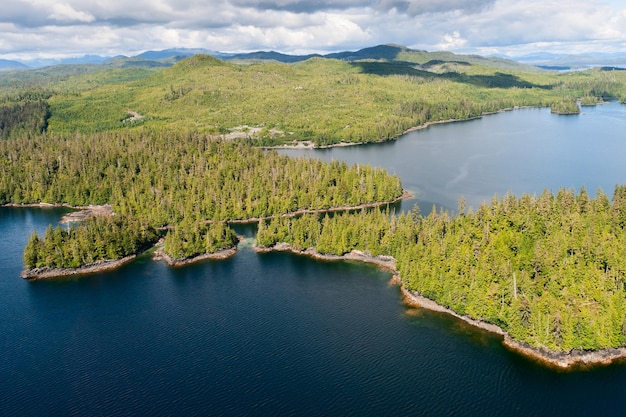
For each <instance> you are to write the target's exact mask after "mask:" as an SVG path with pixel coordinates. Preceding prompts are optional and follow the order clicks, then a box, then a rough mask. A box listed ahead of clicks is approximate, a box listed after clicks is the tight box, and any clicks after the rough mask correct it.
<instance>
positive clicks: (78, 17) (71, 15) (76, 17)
mask: <svg viewBox="0 0 626 417" xmlns="http://www.w3.org/2000/svg"><path fill="white" fill-rule="evenodd" d="M49 18H50V19H52V20H57V21H59V22H65V23H67V22H80V23H89V22H93V21H94V20H95V17H94V16H93V15H92V14H90V13H85V12H81V11H77V10H75V9H74V8H73V7H72V6H70V5H69V4H67V3H63V4H58V3H57V4H54V5H53V6H52V13H51V14H50V16H49Z"/></svg>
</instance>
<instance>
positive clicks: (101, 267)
mask: <svg viewBox="0 0 626 417" xmlns="http://www.w3.org/2000/svg"><path fill="white" fill-rule="evenodd" d="M136 257H137V255H129V256H126V257H124V258H121V259H115V260H105V261H97V262H94V263H91V264H87V265H83V266H81V267H78V268H48V267H44V268H32V269H25V270H24V271H22V274H21V277H22V278H24V279H27V280H29V281H37V280H40V279H52V278H60V277H67V276H70V275H85V274H93V273H96V272H104V271H110V270H113V269H116V268H119V267H120V266H122V265H124V264H127V263H129V262H130V261H132V260H133V259H135V258H136Z"/></svg>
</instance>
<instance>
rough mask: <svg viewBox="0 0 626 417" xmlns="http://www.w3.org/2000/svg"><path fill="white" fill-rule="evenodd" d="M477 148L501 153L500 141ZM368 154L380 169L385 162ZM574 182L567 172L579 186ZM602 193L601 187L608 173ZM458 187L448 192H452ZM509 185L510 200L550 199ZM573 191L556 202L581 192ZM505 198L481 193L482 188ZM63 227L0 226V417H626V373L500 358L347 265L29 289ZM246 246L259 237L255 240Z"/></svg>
mask: <svg viewBox="0 0 626 417" xmlns="http://www.w3.org/2000/svg"><path fill="white" fill-rule="evenodd" d="M614 111H617V114H618V115H621V116H622V117H623V116H624V115H626V112H625V111H624V110H623V109H622V108H621V107H617V106H604V107H602V108H599V109H592V112H593V113H588V114H587V115H584V116H589V117H587V119H583V118H582V117H581V119H579V120H578V121H576V120H575V119H568V120H566V121H565V122H563V123H566V124H569V123H579V124H580V125H581V126H582V125H583V124H584V123H582V122H581V120H582V121H585V120H590V122H593V123H595V122H594V120H595V118H594V117H591V116H594V114H595V113H597V114H596V115H597V116H601V118H604V117H605V116H606V114H605V113H604V112H608V113H611V112H614ZM619 112H622V113H619ZM528 114H534V115H537V116H538V119H536V120H539V121H541V123H546V122H547V123H548V125H547V126H548V127H549V126H550V121H554V120H556V121H557V123H559V124H560V123H562V122H561V120H564V119H561V118H556V119H555V118H554V117H556V116H553V117H545V115H544V114H543V112H542V111H537V110H529V111H526V110H524V111H520V112H512V113H506V114H503V115H496V116H493V117H489V118H485V119H483V120H479V121H475V122H468V123H463V124H455V125H450V126H455V128H462V129H463V131H464V132H466V135H468V136H471V135H474V134H475V133H471V131H472V129H474V127H472V124H474V126H475V127H476V128H478V129H482V128H484V125H485V123H487V122H488V120H489V119H491V120H498V118H500V117H501V116H504V117H506V118H509V119H508V122H507V123H505V125H507V126H508V125H511V124H513V123H515V122H516V120H515V119H516V117H517V116H520V117H522V118H526V116H527V115H528ZM548 115H549V114H548ZM539 121H538V122H537V123H540V122H539ZM618 122H619V123H623V118H622V119H619V120H618ZM619 123H618V124H616V126H619ZM599 126H604V127H605V130H604V131H603V132H602V131H598V132H597V135H596V136H595V137H594V138H590V139H589V141H588V144H589V146H590V147H594V146H596V142H597V141H598V140H607V139H606V138H607V137H611V136H610V134H611V132H612V128H610V126H609V125H608V124H606V123H605V124H602V123H601V124H600V125H599ZM443 127H444V126H438V127H436V128H434V129H430V130H428V131H423V132H419V133H420V134H423V133H426V132H429V133H428V134H429V135H430V132H436V130H437V129H439V128H443ZM577 130H579V131H580V130H582V127H580V128H579V129H577ZM490 131H491V133H492V134H497V132H496V131H495V130H494V129H491V130H490ZM622 131H624V130H622ZM483 134H484V135H485V137H486V139H485V140H487V141H490V143H492V142H494V144H493V146H496V145H497V144H496V143H495V141H494V140H493V139H490V137H489V131H487V132H484V133H483ZM501 136H502V137H504V138H505V139H506V135H501ZM603 138H604V139H603ZM505 139H503V140H505ZM433 140H436V139H433ZM559 140H561V141H562V140H565V139H559ZM572 140H578V139H572ZM611 140H612V141H615V142H618V139H616V138H613V139H611ZM446 141H452V138H451V137H450V138H448V139H445V140H443V142H442V143H447V142H446ZM403 142H405V143H406V144H407V146H415V144H414V142H423V143H422V144H421V145H420V146H421V148H420V149H430V150H431V151H432V152H434V150H435V148H436V144H433V143H430V142H429V140H426V139H423V138H420V137H418V138H417V139H416V138H415V137H413V136H411V137H409V138H403V139H401V140H399V141H397V142H395V143H392V144H388V145H389V148H391V149H399V148H398V147H399V146H401V145H402V144H403ZM446 146H447V147H448V148H449V149H456V148H457V147H461V148H462V145H461V144H457V145H456V146H455V145H454V144H452V143H448V144H447V145H446ZM605 148H606V147H605ZM361 149H362V148H350V149H349V150H350V151H356V152H361ZM363 149H369V147H366V148H363ZM375 149H377V152H376V153H378V154H380V155H384V153H383V150H385V149H386V148H385V147H384V146H380V145H377V146H376V147H375ZM616 149H617V148H610V149H608V153H607V154H606V155H605V158H606V161H605V164H604V165H603V166H606V167H607V169H609V167H615V168H610V169H617V167H618V166H619V163H618V162H620V161H622V160H623V157H622V154H621V153H618V152H617V150H616ZM346 150H347V149H346ZM368 152H369V151H368ZM394 152H396V151H394ZM397 152H399V151H397ZM581 152H584V153H586V154H588V155H591V154H593V152H594V151H591V150H590V151H586V150H581ZM404 153H405V154H406V155H409V156H410V158H411V159H412V161H413V163H407V162H406V161H404V162H402V161H394V163H397V164H399V166H400V165H407V166H410V165H414V166H422V164H426V163H427V161H423V160H420V159H419V158H418V155H419V154H420V153H416V154H413V153H409V152H408V151H407V152H404ZM444 153H445V154H446V158H445V159H446V161H445V162H441V163H442V164H447V165H449V166H460V165H461V161H460V160H458V161H457V164H454V163H453V162H452V161H450V160H449V159H450V158H451V155H452V153H451V152H444ZM519 153H520V154H522V153H523V152H522V151H521V150H520V151H519ZM400 154H402V152H400ZM566 154H570V155H572V154H573V152H569V153H567V152H566ZM465 156H466V157H469V156H470V155H465ZM572 157H573V156H572ZM429 158H431V157H428V158H426V159H429ZM465 159H467V158H465ZM582 159H584V158H582ZM433 165H434V166H438V165H437V164H433ZM487 165H488V164H487ZM553 165H554V164H537V166H546V167H552V166H553ZM562 165H564V166H575V167H577V166H578V165H577V163H576V164H575V163H574V162H567V163H563V164H562ZM481 166H483V165H480V164H478V165H472V164H469V165H468V169H467V176H466V177H464V178H462V179H461V180H459V182H462V183H465V184H470V183H471V182H472V181H473V180H472V178H473V176H474V174H476V175H478V173H480V172H482V170H481V169H480V167H481ZM403 169H404V168H403ZM551 169H552V168H549V170H551ZM623 170H624V168H622V171H623ZM622 171H617V172H616V174H615V178H614V180H613V181H611V183H612V182H616V181H618V180H619V178H618V177H619V176H620V175H623V172H622ZM398 172H400V170H398ZM550 172H558V173H560V170H555V171H550ZM401 175H402V178H403V181H404V182H405V184H406V183H407V181H408V182H409V183H410V184H413V185H416V187H415V188H419V191H420V192H421V193H427V191H426V190H427V189H429V188H428V187H427V186H426V185H428V184H431V180H423V179H418V177H417V175H416V176H409V177H407V178H406V179H405V174H404V173H402V174H401ZM420 175H422V174H420ZM529 175H530V174H529ZM533 175H535V174H533ZM536 175H537V178H539V179H540V180H542V179H543V178H548V177H546V176H544V175H540V173H536ZM554 175H556V174H554ZM559 175H560V174H559ZM578 175H579V170H578V169H574V170H573V171H572V172H571V175H570V177H569V178H576V177H577V176H578ZM598 175H599V176H605V173H604V170H598ZM606 176H607V177H608V175H606ZM583 177H584V179H585V181H592V180H591V179H589V178H590V177H591V176H589V177H588V176H586V175H585V176H580V178H583ZM449 178H450V177H446V176H442V177H441V180H440V181H441V184H440V187H441V188H444V187H445V184H446V181H447V180H448V179H449ZM502 178H508V177H507V176H506V175H505V174H502ZM529 178H534V177H529ZM560 178H565V176H561V177H560ZM514 179H515V181H511V182H507V184H503V185H501V186H500V187H501V188H504V189H508V188H511V189H512V190H514V191H516V192H517V191H520V190H522V191H528V190H530V191H533V189H532V187H535V188H536V189H543V187H542V186H541V185H539V184H535V185H530V183H527V182H525V181H523V180H521V179H518V178H517V177H515V178H514ZM468 181H469V182H468ZM575 181H578V180H572V183H571V184H563V185H565V186H570V185H571V186H576V185H577V183H574V182H575ZM593 181H594V182H596V183H598V184H599V183H600V182H602V181H605V180H598V179H594V180H593ZM496 182H497V181H495V180H493V179H492V180H491V181H490V182H488V183H487V182H486V183H485V188H488V187H491V186H492V185H493V184H494V183H496ZM434 183H435V181H434V180H432V184H434ZM476 183H478V184H480V183H481V181H477V180H476ZM424 184H426V185H424ZM586 184H587V182H586ZM411 186H412V185H410V186H409V187H411ZM549 186H550V187H552V185H549ZM524 187H527V188H528V190H526V189H523V188H524ZM603 187H604V185H603ZM611 187H612V186H611ZM435 188H437V187H435V186H434V185H433V189H435ZM452 188H453V187H452ZM588 188H590V187H588ZM496 191H497V192H500V191H499V189H498V190H494V191H488V190H484V191H477V192H476V195H479V194H483V193H484V194H487V195H490V194H492V192H496ZM448 194H450V195H452V194H454V191H449V192H448ZM448 194H446V195H448ZM427 195H430V194H427ZM433 195H434V194H433ZM472 195H473V194H472ZM451 198H452V197H451ZM454 204H455V203H454ZM453 207H454V206H453ZM61 213H62V212H61V211H54V210H41V209H13V208H3V209H0V236H2V239H0V294H2V302H1V303H0V317H1V320H0V350H1V352H2V353H1V355H2V356H0V358H1V361H0V415H1V416H13V415H15V416H41V415H89V416H91V415H106V416H110V415H341V416H344V415H358V416H360V415H393V416H397V415H425V416H442V415H444V416H445V415H449V416H489V415H491V416H501V415H508V416H533V415H536V416H539V415H570V416H584V415H615V416H617V415H623V413H624V407H625V406H626V366H625V365H620V364H616V365H612V366H608V367H602V368H596V369H593V370H588V371H574V372H558V371H554V370H550V369H546V368H543V367H541V366H539V365H537V364H535V363H533V362H532V361H529V360H527V359H525V358H523V357H520V356H518V355H516V354H514V353H511V352H509V351H507V350H506V349H504V348H503V347H502V346H501V343H500V339H499V338H498V337H495V336H493V335H490V334H488V333H484V332H481V331H478V330H475V329H473V328H470V327H468V326H466V325H465V324H463V323H460V322H458V321H457V320H454V319H452V318H450V317H447V316H444V315H439V314H435V313H431V312H428V311H423V310H418V309H412V308H408V307H406V306H404V305H403V303H402V300H401V296H400V292H399V289H398V288H397V287H394V286H391V285H389V284H388V281H389V278H390V276H389V274H388V273H385V272H381V271H378V270H376V269H374V268H372V267H369V266H366V265H361V264H357V263H350V262H338V263H328V262H317V261H313V260H310V259H307V258H299V257H296V256H293V255H288V254H263V255H259V254H256V253H254V252H253V251H252V250H251V249H250V244H251V240H250V239H247V240H246V241H244V242H243V243H242V244H241V245H240V251H239V253H238V254H237V255H236V256H235V257H234V258H232V259H229V260H226V261H216V262H212V261H207V262H204V263H201V264H197V265H192V266H188V267H184V268H168V267H166V266H165V265H164V264H162V263H159V262H153V261H151V260H150V256H149V255H145V256H143V257H141V258H140V259H138V260H137V261H136V262H133V263H132V264H129V265H127V266H125V267H123V268H122V269H120V270H118V271H115V272H110V273H103V274H97V275H90V276H87V277H83V278H79V279H77V278H74V279H67V280H58V281H42V282H26V281H24V280H22V279H20V278H19V274H20V270H21V268H22V262H21V253H22V248H23V246H24V244H25V243H26V241H27V239H28V237H29V235H30V234H31V233H32V231H33V230H38V231H39V232H40V233H43V231H44V230H45V227H46V226H47V225H48V224H49V223H56V222H57V221H58V219H59V217H60V215H61ZM242 231H244V232H245V233H246V234H247V235H248V236H251V235H252V234H253V228H246V229H245V230H242Z"/></svg>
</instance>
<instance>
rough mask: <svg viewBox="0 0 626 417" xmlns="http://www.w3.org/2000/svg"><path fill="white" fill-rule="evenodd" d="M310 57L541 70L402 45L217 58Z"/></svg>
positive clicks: (503, 60) (293, 59)
mask: <svg viewBox="0 0 626 417" xmlns="http://www.w3.org/2000/svg"><path fill="white" fill-rule="evenodd" d="M313 57H322V58H330V59H339V60H342V61H349V62H358V61H372V60H374V61H385V62H393V63H398V64H403V63H404V64H410V65H415V64H418V65H428V64H430V63H433V62H437V63H439V64H441V63H447V62H449V63H455V64H461V65H462V64H471V65H484V66H487V67H492V68H496V69H498V70H502V71H524V72H537V71H540V70H541V69H540V68H537V67H536V66H533V65H529V64H524V63H519V62H516V61H513V60H511V59H506V58H500V57H491V58H486V57H482V56H479V55H457V54H455V53H452V52H445V51H442V52H428V51H422V50H415V49H410V48H407V47H405V46H401V45H392V44H389V45H377V46H372V47H368V48H363V49H359V50H358V51H344V52H334V53H330V54H326V55H319V54H310V55H288V54H282V53H279V52H274V51H270V52H265V51H259V52H251V53H244V54H236V55H232V56H224V57H220V58H221V59H224V60H227V61H262V60H272V61H278V62H285V63H293V62H300V61H305V60H307V59H310V58H313Z"/></svg>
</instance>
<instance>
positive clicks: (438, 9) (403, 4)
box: [375, 0, 495, 16]
mask: <svg viewBox="0 0 626 417" xmlns="http://www.w3.org/2000/svg"><path fill="white" fill-rule="evenodd" d="M494 2H495V0H380V1H378V2H376V5H375V9H377V10H379V11H391V10H396V11H397V12H399V13H401V14H407V15H409V16H418V15H422V14H431V13H447V12H453V11H460V12H466V13H477V12H480V11H481V10H484V9H485V8H487V7H490V6H492V5H493V3H494Z"/></svg>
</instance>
